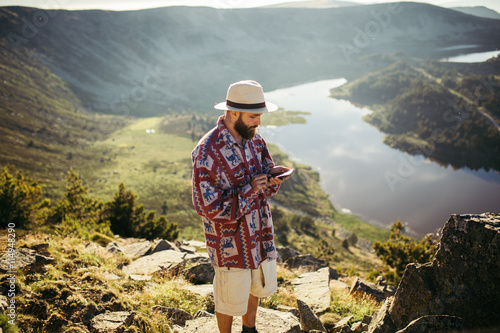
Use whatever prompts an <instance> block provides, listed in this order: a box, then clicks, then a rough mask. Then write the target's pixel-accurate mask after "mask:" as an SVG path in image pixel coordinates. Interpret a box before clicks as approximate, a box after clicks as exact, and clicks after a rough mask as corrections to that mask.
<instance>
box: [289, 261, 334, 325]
mask: <svg viewBox="0 0 500 333" xmlns="http://www.w3.org/2000/svg"><path fill="white" fill-rule="evenodd" d="M292 285H293V288H294V291H295V295H296V296H297V298H298V299H301V300H302V301H304V302H305V303H306V304H308V305H309V306H310V307H311V309H312V310H313V311H314V312H315V313H316V314H318V315H321V314H323V313H325V312H326V311H327V310H328V309H329V308H330V286H329V285H330V268H329V267H325V268H321V269H319V270H318V271H316V272H309V273H304V274H302V275H300V276H299V277H298V278H296V279H293V280H292Z"/></svg>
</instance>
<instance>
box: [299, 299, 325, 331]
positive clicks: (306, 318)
mask: <svg viewBox="0 0 500 333" xmlns="http://www.w3.org/2000/svg"><path fill="white" fill-rule="evenodd" d="M297 307H298V309H299V314H300V328H301V329H302V330H303V331H306V332H309V331H311V330H319V331H321V332H326V328H325V326H323V323H322V322H321V321H320V320H319V318H318V317H317V316H316V315H315V314H314V312H313V311H312V310H311V308H310V307H309V306H308V305H307V304H306V303H305V302H303V301H301V300H300V299H298V298H297Z"/></svg>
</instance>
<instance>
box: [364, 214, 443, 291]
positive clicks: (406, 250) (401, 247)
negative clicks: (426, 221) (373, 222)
mask: <svg viewBox="0 0 500 333" xmlns="http://www.w3.org/2000/svg"><path fill="white" fill-rule="evenodd" d="M403 227H404V226H403V223H401V221H400V220H399V219H398V221H397V222H394V223H393V224H392V226H391V235H390V237H389V240H388V241H387V242H385V243H380V242H375V243H374V244H373V248H374V250H375V253H376V255H377V256H378V257H379V258H380V259H381V260H382V262H384V264H386V265H387V266H389V267H391V268H393V269H394V271H395V274H396V277H394V276H393V275H391V274H384V275H387V276H386V280H387V281H388V282H389V281H396V282H397V283H399V280H401V277H402V276H403V272H404V270H405V269H406V266H407V265H408V264H409V263H426V262H429V261H432V259H433V258H434V253H435V252H436V245H434V243H433V242H432V240H431V239H430V238H429V237H424V238H423V239H422V241H420V242H416V241H414V240H413V239H411V238H410V237H407V236H404V235H403ZM397 283H396V284H397Z"/></svg>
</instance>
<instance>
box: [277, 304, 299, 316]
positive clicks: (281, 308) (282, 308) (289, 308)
mask: <svg viewBox="0 0 500 333" xmlns="http://www.w3.org/2000/svg"><path fill="white" fill-rule="evenodd" d="M276 310H278V311H281V312H290V313H291V314H293V315H294V316H295V317H297V318H300V312H299V309H297V308H294V307H292V306H286V305H282V304H278V305H277V306H276Z"/></svg>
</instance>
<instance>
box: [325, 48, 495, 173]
mask: <svg viewBox="0 0 500 333" xmlns="http://www.w3.org/2000/svg"><path fill="white" fill-rule="evenodd" d="M499 78H500V58H498V57H497V58H494V59H491V60H489V61H487V62H484V63H479V64H452V63H439V62H423V61H418V60H416V59H407V60H406V61H400V62H398V63H395V64H393V65H391V66H389V67H387V68H385V69H382V70H380V71H377V72H373V73H369V74H367V75H366V76H364V77H362V78H360V79H358V80H355V81H352V82H350V83H348V84H346V85H344V86H341V87H339V88H336V89H333V90H332V92H331V96H332V97H335V98H345V99H348V100H351V101H352V102H354V103H358V104H361V105H366V106H368V107H369V108H371V109H372V110H373V112H372V113H371V114H369V115H367V116H365V121H367V122H369V123H370V124H372V125H374V126H375V127H377V128H378V129H379V130H381V131H382V132H384V133H386V134H388V135H387V136H386V137H385V138H384V142H385V143H386V144H388V145H389V146H391V147H393V148H398V149H401V150H403V151H406V152H408V153H410V154H414V155H418V154H420V155H424V156H426V157H430V158H433V159H434V160H437V161H438V162H440V163H442V164H445V165H449V164H451V165H452V166H453V167H455V168H462V167H467V168H469V169H475V170H476V169H481V168H485V169H486V170H489V169H494V170H497V171H500V158H499V156H500V125H499V123H500V109H499V105H500V104H499V102H498V101H499V98H500V89H499V86H500V84H499Z"/></svg>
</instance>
